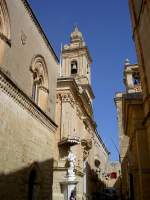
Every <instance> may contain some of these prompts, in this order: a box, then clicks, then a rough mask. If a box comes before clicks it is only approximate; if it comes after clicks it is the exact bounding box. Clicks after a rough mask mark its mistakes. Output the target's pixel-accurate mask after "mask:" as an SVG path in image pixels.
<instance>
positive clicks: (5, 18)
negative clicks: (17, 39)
mask: <svg viewBox="0 0 150 200" xmlns="http://www.w3.org/2000/svg"><path fill="white" fill-rule="evenodd" d="M5 44H8V45H9V46H10V45H11V43H10V20H9V14H8V9H7V5H6V2H5V0H0V63H1V62H2V58H3V54H4V49H5Z"/></svg>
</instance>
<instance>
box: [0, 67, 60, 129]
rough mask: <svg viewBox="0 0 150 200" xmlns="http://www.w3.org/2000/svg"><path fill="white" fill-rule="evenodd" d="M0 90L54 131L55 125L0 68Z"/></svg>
mask: <svg viewBox="0 0 150 200" xmlns="http://www.w3.org/2000/svg"><path fill="white" fill-rule="evenodd" d="M0 90H1V91H2V92H3V93H5V94H7V95H8V96H9V97H10V98H12V99H13V100H14V101H15V102H16V103H17V104H18V105H20V106H21V107H22V108H23V109H25V110H27V111H28V113H29V114H30V115H31V116H32V117H34V118H35V119H37V120H39V121H40V123H41V124H43V125H44V126H46V127H47V128H48V129H49V130H50V131H51V132H55V131H56V128H57V125H56V124H55V123H54V122H53V120H52V119H50V118H49V117H48V116H47V115H46V113H44V112H43V111H42V110H41V109H40V108H39V107H38V106H37V105H36V104H35V103H34V102H33V101H32V100H31V99H30V98H29V97H28V96H27V95H26V94H25V93H24V92H23V91H22V90H21V89H19V88H18V87H17V85H16V84H15V83H14V82H13V81H12V80H11V79H10V78H8V77H7V75H6V74H5V73H4V72H2V70H1V69H0Z"/></svg>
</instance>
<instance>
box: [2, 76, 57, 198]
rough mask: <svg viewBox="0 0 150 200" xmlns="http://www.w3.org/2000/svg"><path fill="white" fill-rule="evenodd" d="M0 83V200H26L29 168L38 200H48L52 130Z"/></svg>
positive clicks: (25, 100)
mask: <svg viewBox="0 0 150 200" xmlns="http://www.w3.org/2000/svg"><path fill="white" fill-rule="evenodd" d="M0 80H3V81H2V82H0V116H1V117H0V152H1V153H0V191H1V192H0V199H3V200H8V199H12V200H17V199H18V200H22V199H27V195H28V187H29V174H30V171H31V170H32V169H33V168H34V169H36V173H37V179H38V189H37V190H38V191H39V195H40V196H39V199H51V198H52V196H51V195H52V194H51V193H52V182H53V171H52V169H53V159H54V154H53V149H54V147H55V146H56V144H55V138H54V134H55V129H56V127H55V126H54V125H53V124H52V123H50V121H49V120H50V119H48V118H47V121H49V122H48V124H47V122H46V118H44V116H45V115H43V114H42V113H41V111H40V110H38V108H37V107H36V105H34V104H32V102H31V101H30V100H29V99H28V98H25V96H24V95H23V94H22V93H19V92H18V93H17V94H16V91H17V88H14V87H11V85H10V84H8V82H5V80H4V79H3V77H2V76H1V77H0ZM4 86H5V87H4ZM49 125H50V126H49ZM37 194H38V192H37Z"/></svg>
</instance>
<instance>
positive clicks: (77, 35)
mask: <svg viewBox="0 0 150 200" xmlns="http://www.w3.org/2000/svg"><path fill="white" fill-rule="evenodd" d="M70 38H71V42H82V41H83V36H82V33H81V32H80V31H79V29H78V27H77V26H75V28H74V30H73V32H72V33H71V36H70Z"/></svg>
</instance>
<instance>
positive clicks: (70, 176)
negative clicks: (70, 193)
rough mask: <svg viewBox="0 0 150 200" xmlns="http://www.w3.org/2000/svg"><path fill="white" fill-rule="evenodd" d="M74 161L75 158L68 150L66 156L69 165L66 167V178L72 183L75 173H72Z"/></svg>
mask: <svg viewBox="0 0 150 200" xmlns="http://www.w3.org/2000/svg"><path fill="white" fill-rule="evenodd" d="M75 160H76V156H75V155H74V154H73V152H72V151H71V150H70V151H69V154H68V156H67V161H68V163H69V167H68V170H67V177H68V179H70V180H72V181H73V180H74V179H75V172H74V169H75Z"/></svg>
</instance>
